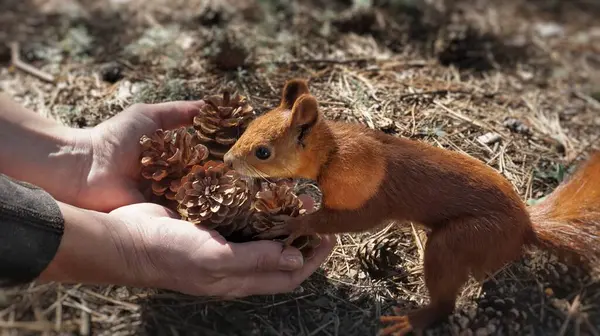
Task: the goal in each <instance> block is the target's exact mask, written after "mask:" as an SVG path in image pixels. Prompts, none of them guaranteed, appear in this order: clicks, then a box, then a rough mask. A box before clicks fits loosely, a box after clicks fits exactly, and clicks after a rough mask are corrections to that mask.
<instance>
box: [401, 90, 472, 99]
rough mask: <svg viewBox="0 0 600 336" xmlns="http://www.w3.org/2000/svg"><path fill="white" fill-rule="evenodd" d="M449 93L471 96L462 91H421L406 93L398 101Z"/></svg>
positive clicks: (467, 92)
mask: <svg viewBox="0 0 600 336" xmlns="http://www.w3.org/2000/svg"><path fill="white" fill-rule="evenodd" d="M449 93H464V94H472V92H469V91H464V90H434V91H423V92H414V93H407V94H403V95H402V96H400V98H399V99H400V100H403V99H405V98H409V97H414V96H424V95H447V94H449Z"/></svg>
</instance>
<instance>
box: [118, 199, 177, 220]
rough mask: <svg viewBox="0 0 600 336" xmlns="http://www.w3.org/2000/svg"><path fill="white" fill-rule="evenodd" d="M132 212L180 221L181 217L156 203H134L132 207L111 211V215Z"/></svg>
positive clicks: (127, 206)
mask: <svg viewBox="0 0 600 336" xmlns="http://www.w3.org/2000/svg"><path fill="white" fill-rule="evenodd" d="M132 211H135V212H138V213H140V214H144V215H146V216H150V217H170V218H175V219H178V218H179V216H178V215H177V213H175V212H174V211H173V210H171V209H169V208H166V207H164V206H161V205H159V204H155V203H134V204H130V205H126V206H123V207H120V208H117V209H115V210H113V211H111V212H110V213H111V214H115V213H116V214H118V213H121V212H128V213H131V212H132Z"/></svg>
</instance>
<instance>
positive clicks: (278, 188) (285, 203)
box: [245, 180, 321, 258]
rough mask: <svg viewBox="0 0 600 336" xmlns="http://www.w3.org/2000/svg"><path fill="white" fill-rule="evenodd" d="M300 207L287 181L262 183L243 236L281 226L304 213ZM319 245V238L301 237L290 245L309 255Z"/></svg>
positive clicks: (300, 204) (304, 210)
mask: <svg viewBox="0 0 600 336" xmlns="http://www.w3.org/2000/svg"><path fill="white" fill-rule="evenodd" d="M302 206H303V204H302V201H301V200H300V198H298V196H296V195H295V194H294V192H293V189H292V187H291V186H290V184H289V183H288V181H285V180H282V181H280V182H278V183H263V184H262V187H261V190H260V191H258V192H257V193H256V196H255V201H254V203H253V213H252V217H251V218H250V222H249V225H248V226H247V227H246V228H245V234H247V235H249V236H253V235H257V234H259V233H261V232H264V231H266V230H268V229H270V228H272V227H273V226H277V225H283V224H284V222H285V221H286V220H288V219H290V218H292V217H296V216H301V215H303V214H304V213H306V209H303V208H302ZM320 243H321V237H319V236H302V237H299V238H298V239H296V240H294V242H293V243H292V245H293V246H295V247H297V248H298V249H300V250H301V251H302V252H305V253H306V254H311V252H312V250H313V249H314V248H316V247H317V246H319V244H320ZM310 257H312V255H310V256H309V258H310Z"/></svg>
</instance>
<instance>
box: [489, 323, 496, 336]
mask: <svg viewBox="0 0 600 336" xmlns="http://www.w3.org/2000/svg"><path fill="white" fill-rule="evenodd" d="M487 329H488V330H487V331H488V333H489V334H490V335H493V334H495V333H496V326H495V325H494V324H491V323H490V324H489V325H488V326H487Z"/></svg>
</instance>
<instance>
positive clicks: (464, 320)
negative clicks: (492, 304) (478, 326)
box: [458, 316, 469, 330]
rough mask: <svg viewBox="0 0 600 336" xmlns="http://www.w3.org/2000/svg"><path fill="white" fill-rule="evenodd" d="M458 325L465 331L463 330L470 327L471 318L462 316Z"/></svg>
mask: <svg viewBox="0 0 600 336" xmlns="http://www.w3.org/2000/svg"><path fill="white" fill-rule="evenodd" d="M458 325H460V328H461V329H463V330H464V329H466V328H467V326H468V325H469V318H468V317H466V316H461V317H460V318H459V319H458Z"/></svg>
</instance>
